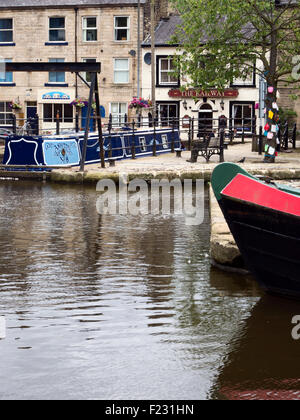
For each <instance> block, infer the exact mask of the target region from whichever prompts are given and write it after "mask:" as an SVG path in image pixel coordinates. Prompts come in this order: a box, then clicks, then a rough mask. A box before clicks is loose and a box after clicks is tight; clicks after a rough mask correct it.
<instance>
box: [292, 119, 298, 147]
mask: <svg viewBox="0 0 300 420" xmlns="http://www.w3.org/2000/svg"><path fill="white" fill-rule="evenodd" d="M292 142H293V149H296V142H297V124H296V123H295V124H294V128H293V136H292Z"/></svg>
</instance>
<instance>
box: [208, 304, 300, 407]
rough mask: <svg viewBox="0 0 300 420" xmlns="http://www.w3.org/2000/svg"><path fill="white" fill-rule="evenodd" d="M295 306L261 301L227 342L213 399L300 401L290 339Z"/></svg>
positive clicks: (298, 369) (298, 366)
mask: <svg viewBox="0 0 300 420" xmlns="http://www.w3.org/2000/svg"><path fill="white" fill-rule="evenodd" d="M299 313H300V305H299V303H298V302H292V301H287V300H284V299H281V298H276V297H272V296H265V297H263V298H262V299H261V300H260V301H259V302H258V303H257V305H256V306H255V307H254V309H253V310H252V312H251V316H250V317H249V318H248V319H247V320H245V323H244V325H243V326H242V327H241V328H240V331H239V332H238V334H237V335H236V336H235V338H234V339H233V340H232V341H231V343H230V347H229V351H228V355H227V356H226V358H225V360H224V366H222V368H221V369H220V374H219V376H218V379H217V382H216V384H215V386H214V391H213V397H214V398H221V399H243V400H251V399H253V400H257V399H268V400H272V399H273V400H280V399H281V400H286V399H294V400H299V399H300V341H295V340H294V339H293V338H292V328H293V327H294V325H292V318H293V317H294V316H295V315H297V314H299Z"/></svg>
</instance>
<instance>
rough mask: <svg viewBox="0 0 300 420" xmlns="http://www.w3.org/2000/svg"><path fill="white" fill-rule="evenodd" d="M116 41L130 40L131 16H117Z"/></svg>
mask: <svg viewBox="0 0 300 420" xmlns="http://www.w3.org/2000/svg"><path fill="white" fill-rule="evenodd" d="M114 27H115V41H129V30H130V28H129V17H127V16H116V17H115V24H114Z"/></svg>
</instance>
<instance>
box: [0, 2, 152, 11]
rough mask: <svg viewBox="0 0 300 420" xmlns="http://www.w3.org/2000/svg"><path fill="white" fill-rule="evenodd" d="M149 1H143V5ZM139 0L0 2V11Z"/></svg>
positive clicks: (114, 3)
mask: <svg viewBox="0 0 300 420" xmlns="http://www.w3.org/2000/svg"><path fill="white" fill-rule="evenodd" d="M146 2H147V0H141V4H144V3H146ZM137 3H138V0H0V9H4V8H5V9H12V8H23V9H24V8H34V7H76V6H78V7H88V6H91V7H94V6H110V5H112V6H118V5H127V4H128V5H130V4H137Z"/></svg>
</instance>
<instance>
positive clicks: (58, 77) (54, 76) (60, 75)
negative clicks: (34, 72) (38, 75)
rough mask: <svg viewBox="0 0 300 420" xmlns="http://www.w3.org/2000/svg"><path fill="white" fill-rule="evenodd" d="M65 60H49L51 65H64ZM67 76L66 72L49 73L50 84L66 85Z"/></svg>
mask: <svg viewBox="0 0 300 420" xmlns="http://www.w3.org/2000/svg"><path fill="white" fill-rule="evenodd" d="M64 61H65V59H64V58H49V62H50V63H64ZM65 81H66V75H65V72H63V71H60V72H54V71H51V72H50V73H49V83H65Z"/></svg>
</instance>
